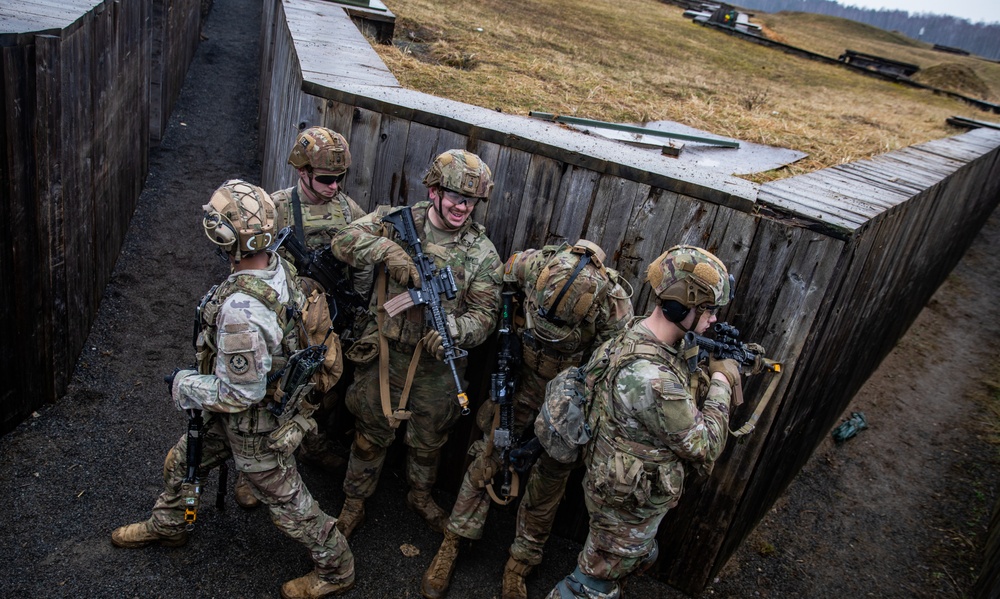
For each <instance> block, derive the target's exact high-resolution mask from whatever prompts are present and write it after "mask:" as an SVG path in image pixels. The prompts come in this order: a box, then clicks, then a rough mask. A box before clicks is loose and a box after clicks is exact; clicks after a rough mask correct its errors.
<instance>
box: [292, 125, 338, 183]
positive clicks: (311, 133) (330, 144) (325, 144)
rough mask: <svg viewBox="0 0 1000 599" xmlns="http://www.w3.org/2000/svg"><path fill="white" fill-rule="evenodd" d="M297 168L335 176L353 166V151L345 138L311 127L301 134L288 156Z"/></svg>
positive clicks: (321, 128)
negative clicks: (305, 168) (307, 168)
mask: <svg viewBox="0 0 1000 599" xmlns="http://www.w3.org/2000/svg"><path fill="white" fill-rule="evenodd" d="M288 164H291V165H292V166H294V167H295V168H304V167H307V166H308V167H311V168H312V169H313V170H320V171H326V172H329V173H331V174H334V175H339V174H341V173H346V172H347V169H348V167H350V166H351V150H350V148H349V147H348V145H347V140H346V139H344V136H343V135H341V134H339V133H337V132H336V131H331V130H330V129H327V128H325V127H309V128H308V129H305V130H303V131H302V132H301V133H299V135H298V137H296V138H295V145H294V146H292V153H291V154H290V155H289V156H288Z"/></svg>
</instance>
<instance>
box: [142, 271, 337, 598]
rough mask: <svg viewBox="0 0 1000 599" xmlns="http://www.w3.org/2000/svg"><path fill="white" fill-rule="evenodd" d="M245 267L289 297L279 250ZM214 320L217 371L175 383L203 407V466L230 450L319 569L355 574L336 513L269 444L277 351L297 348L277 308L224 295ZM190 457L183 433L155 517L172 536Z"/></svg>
mask: <svg viewBox="0 0 1000 599" xmlns="http://www.w3.org/2000/svg"><path fill="white" fill-rule="evenodd" d="M247 274H251V275H253V276H256V277H259V278H260V279H261V280H263V281H264V282H265V283H266V284H267V285H268V286H270V287H271V288H272V289H274V290H275V291H277V292H278V297H279V299H280V300H281V301H288V299H289V297H290V293H291V292H290V286H295V285H296V283H295V282H294V281H292V280H289V279H288V278H286V275H285V270H284V269H283V268H280V267H279V263H278V259H277V257H276V256H272V257H271V261H270V264H269V265H268V267H267V269H265V270H245V271H241V272H240V273H239V275H244V276H245V275H247ZM235 276H237V275H232V277H235ZM216 322H217V329H216V330H217V337H216V346H217V347H218V348H219V351H218V355H217V357H216V361H215V371H214V372H213V373H211V374H191V375H188V376H185V377H183V378H182V379H180V380H179V381H175V383H174V392H175V395H183V397H184V401H185V403H186V404H187V405H192V406H198V407H200V408H201V409H202V410H204V411H205V412H206V424H205V433H204V436H203V448H202V463H201V464H200V466H199V471H200V473H201V474H202V475H206V474H207V473H208V472H209V471H210V470H211V469H212V468H214V467H216V466H218V465H219V464H221V463H222V462H223V461H225V460H226V459H227V458H229V457H230V456H232V457H233V461H234V463H235V464H236V468H237V470H239V471H241V472H244V473H246V477H247V479H248V480H249V481H250V483H251V484H252V486H253V487H254V493H255V494H256V495H257V497H258V498H259V499H260V500H261V501H263V502H264V503H265V504H267V506H268V508H269V509H270V511H271V518H272V520H273V521H274V523H275V525H276V526H277V527H278V528H279V529H280V530H281V531H282V532H284V533H285V534H287V535H288V536H289V537H291V538H293V539H295V540H297V541H298V542H300V543H302V544H303V545H304V546H305V547H306V548H308V549H309V552H310V554H311V555H312V558H313V561H314V562H316V567H317V570H318V571H319V573H320V574H321V575H322V576H323V577H324V578H326V579H328V580H330V581H340V580H347V579H349V578H351V577H353V575H354V556H353V554H352V553H351V550H350V548H349V547H348V545H347V540H346V539H345V538H344V537H343V535H342V534H340V532H339V531H338V530H337V529H336V526H335V524H336V519H335V518H333V517H331V516H329V515H327V514H325V513H323V511H322V510H321V509H320V508H319V505H318V504H317V503H316V502H315V500H314V499H313V497H312V495H311V494H310V493H309V490H308V489H307V488H306V487H305V485H304V484H303V482H302V479H301V477H300V476H299V473H298V470H297V469H296V467H295V460H294V458H293V457H292V456H290V455H283V454H277V453H276V452H275V451H273V450H271V449H270V447H269V443H268V441H269V438H268V433H270V432H271V431H273V430H274V429H276V428H277V421H276V419H275V418H274V416H273V415H271V413H270V412H268V411H267V410H266V409H264V408H263V406H262V405H261V404H262V400H264V399H265V396H266V393H267V382H266V379H267V374H268V372H269V370H270V369H271V365H272V361H273V360H274V358H276V357H281V356H283V355H285V354H286V352H287V351H291V350H294V349H296V348H285V347H283V344H282V341H283V336H282V330H281V327H280V326H279V324H278V318H277V315H276V314H275V313H274V312H273V311H272V310H271V309H269V308H267V307H266V306H265V305H264V304H263V303H261V302H260V301H259V300H257V299H255V298H253V297H251V296H249V295H246V294H244V293H234V294H232V295H230V296H229V297H228V298H227V299H226V301H225V302H224V303H223V304H222V306H221V308H220V310H219V313H218V316H217V321H216ZM178 376H180V375H178ZM186 456H187V436H186V435H185V436H182V437H181V439H180V441H179V442H178V443H177V444H176V445H175V446H174V447H173V448H172V449H171V450H170V452H169V453H168V454H167V458H166V461H165V462H164V465H163V480H164V490H163V492H162V493H161V494H160V496H159V498H158V499H157V501H156V504H155V506H154V508H153V514H152V517H151V519H150V523H151V524H152V528H153V530H154V531H156V532H158V533H162V534H167V535H172V534H176V533H178V532H179V531H180V530H182V529H183V527H184V507H183V505H182V504H181V495H180V491H181V483H182V481H183V479H184V475H185V474H186V471H187V463H186Z"/></svg>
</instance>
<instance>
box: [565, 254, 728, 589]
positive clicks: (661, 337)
mask: <svg viewBox="0 0 1000 599" xmlns="http://www.w3.org/2000/svg"><path fill="white" fill-rule="evenodd" d="M647 280H648V282H649V284H650V286H651V287H652V290H653V293H654V294H655V295H656V297H657V300H658V301H657V306H656V307H655V308H654V309H653V311H652V313H651V314H650V315H649V316H647V317H645V318H643V319H636V320H633V322H631V323H629V325H628V327H627V328H626V330H625V331H623V332H622V333H621V334H619V335H618V336H617V337H615V338H614V339H612V340H611V341H609V342H608V343H606V344H604V345H602V346H601V347H600V348H598V349H597V350H596V351H595V352H594V355H593V356H591V359H590V360H589V361H588V362H587V364H586V365H585V366H584V369H583V370H584V371H585V372H586V373H587V385H588V388H591V389H592V390H593V391H592V394H593V395H592V397H591V401H592V404H591V408H590V412H589V415H588V422H589V423H590V426H591V430H592V431H593V437H592V439H591V441H590V444H589V445H588V446H587V449H586V451H585V452H584V463H585V465H586V468H587V473H586V476H585V478H584V485H583V486H584V496H585V499H586V503H587V510H588V511H589V512H590V533H589V534H588V536H587V541H586V543H585V544H584V547H583V550H582V551H581V552H580V555H579V558H578V560H577V568H576V570H574V571H573V573H572V574H570V575H569V576H567V577H566V578H564V579H563V580H562V581H560V582H559V583H558V584H557V585H556V587H555V588H554V589H553V590H552V592H551V593H549V595H548V597H549V598H550V599H567V598H570V597H578V598H587V599H594V598H597V597H600V598H602V599H610V598H614V597H618V596H619V595H620V586H619V582H618V581H620V580H621V579H622V578H624V577H625V576H628V575H629V574H631V573H633V572H636V571H639V570H641V569H643V568H645V567H648V566H649V565H650V564H652V562H653V561H654V560H655V559H656V555H657V546H656V531H657V528H658V527H659V524H660V521H661V520H662V519H663V515H664V514H666V512H667V510H669V509H670V508H672V507H674V506H675V505H677V502H678V501H679V500H680V497H681V493H682V492H683V490H684V486H683V485H684V476H685V470H686V469H687V468H689V467H694V468H698V469H702V470H710V469H711V466H712V464H713V463H714V461H715V460H716V459H717V458H718V457H719V455H720V454H721V453H722V449H723V447H724V446H725V444H726V438H727V434H728V430H729V429H728V426H729V404H730V397H731V395H732V393H733V389H734V388H735V387H736V386H738V385H739V384H740V370H739V366H738V364H737V363H736V362H735V361H734V360H715V359H711V360H710V361H709V366H708V371H709V373H710V381H711V382H710V384H709V387H708V392H707V397H706V399H705V401H704V405H703V406H702V408H701V409H700V410H699V409H698V405H697V402H696V400H695V397H694V396H693V395H692V392H691V391H692V387H691V383H692V380H691V377H692V374H691V373H690V372H689V370H688V367H687V365H686V362H685V360H684V358H683V356H682V355H681V351H682V347H681V345H682V344H681V341H682V339H683V337H684V334H685V333H686V332H688V331H694V332H696V333H698V334H701V333H703V332H704V331H705V330H706V329H707V328H708V327H709V326H710V325H711V324H712V323H714V322H715V320H716V318H715V314H716V311H717V310H718V308H719V307H720V306H723V305H725V304H726V303H728V302H729V301H730V299H731V293H732V288H733V283H732V280H731V279H730V277H729V274H728V273H727V271H726V267H725V266H724V265H723V264H722V262H721V261H720V260H719V259H718V258H716V257H715V256H714V255H712V254H710V253H709V252H707V251H705V250H703V249H700V248H695V247H691V246H675V247H673V248H671V249H669V250H667V251H666V252H664V253H663V254H662V255H660V256H659V257H658V258H656V260H654V261H653V263H652V264H651V265H650V266H649V270H648V273H647Z"/></svg>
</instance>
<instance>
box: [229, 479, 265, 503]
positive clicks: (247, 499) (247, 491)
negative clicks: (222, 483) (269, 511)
mask: <svg viewBox="0 0 1000 599" xmlns="http://www.w3.org/2000/svg"><path fill="white" fill-rule="evenodd" d="M233 495H235V496H236V503H237V504H238V505H239V506H240V507H241V508H243V509H247V510H252V509H254V508H255V507H257V506H258V505H260V500H259V499H257V496H256V495H254V494H253V485H251V484H250V481H249V480H247V476H246V474H244V473H242V472H240V473H239V475H238V476H237V477H236V488H235V489H234V490H233Z"/></svg>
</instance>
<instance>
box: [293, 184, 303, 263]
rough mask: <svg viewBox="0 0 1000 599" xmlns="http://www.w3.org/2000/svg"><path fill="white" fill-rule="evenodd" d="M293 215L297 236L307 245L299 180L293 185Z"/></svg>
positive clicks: (300, 241)
mask: <svg viewBox="0 0 1000 599" xmlns="http://www.w3.org/2000/svg"><path fill="white" fill-rule="evenodd" d="M292 217H293V218H294V219H295V238H296V239H298V240H299V243H301V244H302V247H306V237H305V231H304V230H303V229H304V227H303V226H302V202H301V201H300V200H299V182H298V181H296V182H295V186H294V187H292Z"/></svg>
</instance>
